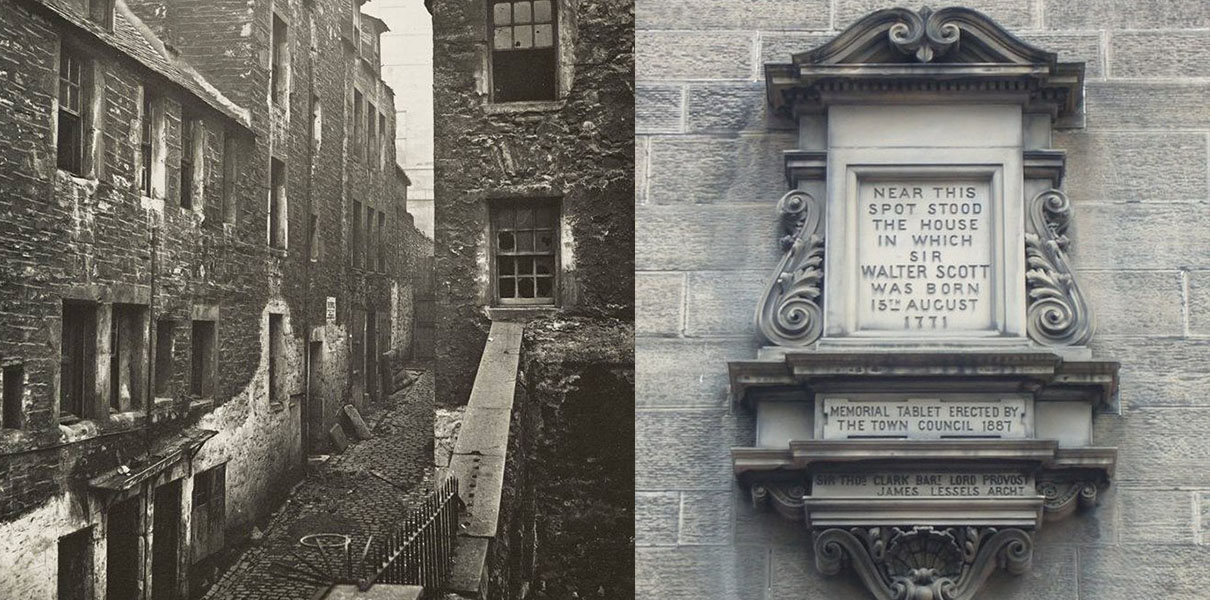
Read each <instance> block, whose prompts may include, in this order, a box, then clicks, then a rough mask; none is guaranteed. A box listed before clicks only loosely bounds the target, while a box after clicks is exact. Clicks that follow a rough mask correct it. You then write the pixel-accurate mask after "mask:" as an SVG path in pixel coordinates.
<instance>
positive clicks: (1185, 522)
mask: <svg viewBox="0 0 1210 600" xmlns="http://www.w3.org/2000/svg"><path fill="white" fill-rule="evenodd" d="M1195 496H1196V493H1195V492H1190V491H1176V490H1155V489H1137V488H1128V487H1123V488H1122V489H1120V490H1118V503H1119V506H1120V508H1119V511H1118V512H1119V514H1120V515H1121V529H1120V535H1121V537H1120V542H1121V543H1123V544H1168V545H1171V544H1192V543H1194V541H1195V537H1194V531H1193V530H1194V524H1193V511H1194V506H1193V503H1194V499H1195Z"/></svg>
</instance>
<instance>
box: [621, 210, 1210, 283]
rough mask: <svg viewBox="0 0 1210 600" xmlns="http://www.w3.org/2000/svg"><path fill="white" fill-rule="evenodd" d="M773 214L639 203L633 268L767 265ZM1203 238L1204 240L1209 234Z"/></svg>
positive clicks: (775, 256)
mask: <svg viewBox="0 0 1210 600" xmlns="http://www.w3.org/2000/svg"><path fill="white" fill-rule="evenodd" d="M775 212H776V211H775V210H774V204H773V203H772V202H770V203H768V204H757V203H747V204H732V205H696V206H693V205H687V206H643V207H639V208H638V209H636V210H635V213H636V214H635V223H634V228H635V246H634V259H635V268H636V269H637V270H640V271H687V270H711V269H734V270H761V269H771V268H773V267H774V266H776V265H777V261H778V260H780V258H781V252H780V251H779V249H778V246H777V239H776V237H777V215H776V214H775ZM1207 220H1208V221H1210V219H1207ZM1205 237H1206V238H1210V232H1207V235H1206V236H1205Z"/></svg>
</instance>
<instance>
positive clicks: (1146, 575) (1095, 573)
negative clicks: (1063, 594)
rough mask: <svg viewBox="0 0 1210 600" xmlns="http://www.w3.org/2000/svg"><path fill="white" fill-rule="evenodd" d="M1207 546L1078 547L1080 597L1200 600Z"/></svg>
mask: <svg viewBox="0 0 1210 600" xmlns="http://www.w3.org/2000/svg"><path fill="white" fill-rule="evenodd" d="M1207 563H1210V547H1205V546H1196V547H1194V546H1163V545H1148V546H1144V545H1139V546H1096V547H1092V548H1085V549H1081V550H1080V572H1079V578H1080V597H1081V598H1089V599H1092V598H1096V599H1098V600H1100V599H1102V598H1106V599H1115V598H1121V599H1123V600H1125V599H1128V598H1164V599H1165V600H1200V599H1202V598H1205V597H1206V590H1207V589H1210V570H1208V569H1206V564H1207Z"/></svg>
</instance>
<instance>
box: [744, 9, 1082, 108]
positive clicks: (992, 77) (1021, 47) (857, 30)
mask: <svg viewBox="0 0 1210 600" xmlns="http://www.w3.org/2000/svg"><path fill="white" fill-rule="evenodd" d="M765 81H766V89H767V92H768V100H769V104H770V105H772V106H773V108H774V109H775V110H776V111H778V112H780V113H782V114H785V115H788V116H795V115H796V114H801V113H803V112H817V111H819V110H821V109H822V108H823V107H824V106H826V105H827V104H828V103H829V102H831V101H833V99H832V98H829V96H830V95H835V94H841V95H844V94H851V93H861V94H864V95H865V96H866V97H867V99H868V97H869V96H870V95H872V94H873V95H876V94H884V93H889V94H892V95H895V96H896V97H897V98H898V99H899V100H900V101H902V99H903V98H904V97H905V95H908V96H910V95H912V94H927V95H932V96H934V97H933V98H931V100H933V101H936V100H938V99H943V97H944V96H945V95H946V94H948V93H950V92H955V91H957V92H962V93H963V94H964V96H965V97H966V98H967V99H968V100H969V95H970V94H971V93H983V94H993V95H996V94H998V95H1015V96H1016V97H1017V99H1018V100H1019V101H1020V102H1021V103H1022V104H1026V105H1028V110H1029V111H1030V112H1050V113H1051V114H1052V115H1054V116H1055V117H1056V118H1057V120H1058V124H1059V125H1061V126H1068V127H1071V126H1079V125H1080V124H1081V122H1082V114H1081V113H1082V110H1083V100H1084V65H1083V63H1061V62H1059V61H1058V58H1057V55H1056V54H1055V53H1053V52H1048V51H1046V50H1042V49H1040V48H1037V47H1034V46H1032V45H1030V44H1028V43H1026V42H1024V41H1022V40H1020V39H1019V38H1017V37H1016V36H1014V35H1012V34H1011V33H1009V32H1008V31H1006V30H1005V29H1004V28H1002V27H1000V25H998V24H997V23H995V22H994V21H992V20H991V19H990V18H988V17H987V16H986V15H984V14H982V13H980V12H978V11H975V10H971V9H969V8H962V7H950V8H943V9H941V10H937V11H932V10H930V9H927V8H925V9H922V10H921V11H919V12H917V11H912V10H908V9H904V8H891V9H886V10H880V11H876V12H873V13H871V14H869V15H867V16H866V17H865V18H863V19H861V20H859V21H857V22H856V23H854V24H853V25H852V26H850V27H849V28H848V29H846V30H845V31H844V32H842V33H841V34H840V35H838V36H836V37H835V38H834V39H832V40H831V41H830V42H828V43H826V44H824V45H822V46H820V47H818V48H815V49H813V50H810V51H807V52H802V53H798V54H795V55H794V56H793V57H792V59H791V62H790V63H767V64H766V65H765Z"/></svg>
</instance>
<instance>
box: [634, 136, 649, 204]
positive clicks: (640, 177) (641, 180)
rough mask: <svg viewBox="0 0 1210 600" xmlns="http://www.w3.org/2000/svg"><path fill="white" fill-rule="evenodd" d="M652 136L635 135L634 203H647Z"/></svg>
mask: <svg viewBox="0 0 1210 600" xmlns="http://www.w3.org/2000/svg"><path fill="white" fill-rule="evenodd" d="M650 148H651V138H650V137H647V136H643V135H636V136H634V203H635V204H636V205H638V204H647V157H648V155H649V154H650V152H649V150H650Z"/></svg>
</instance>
